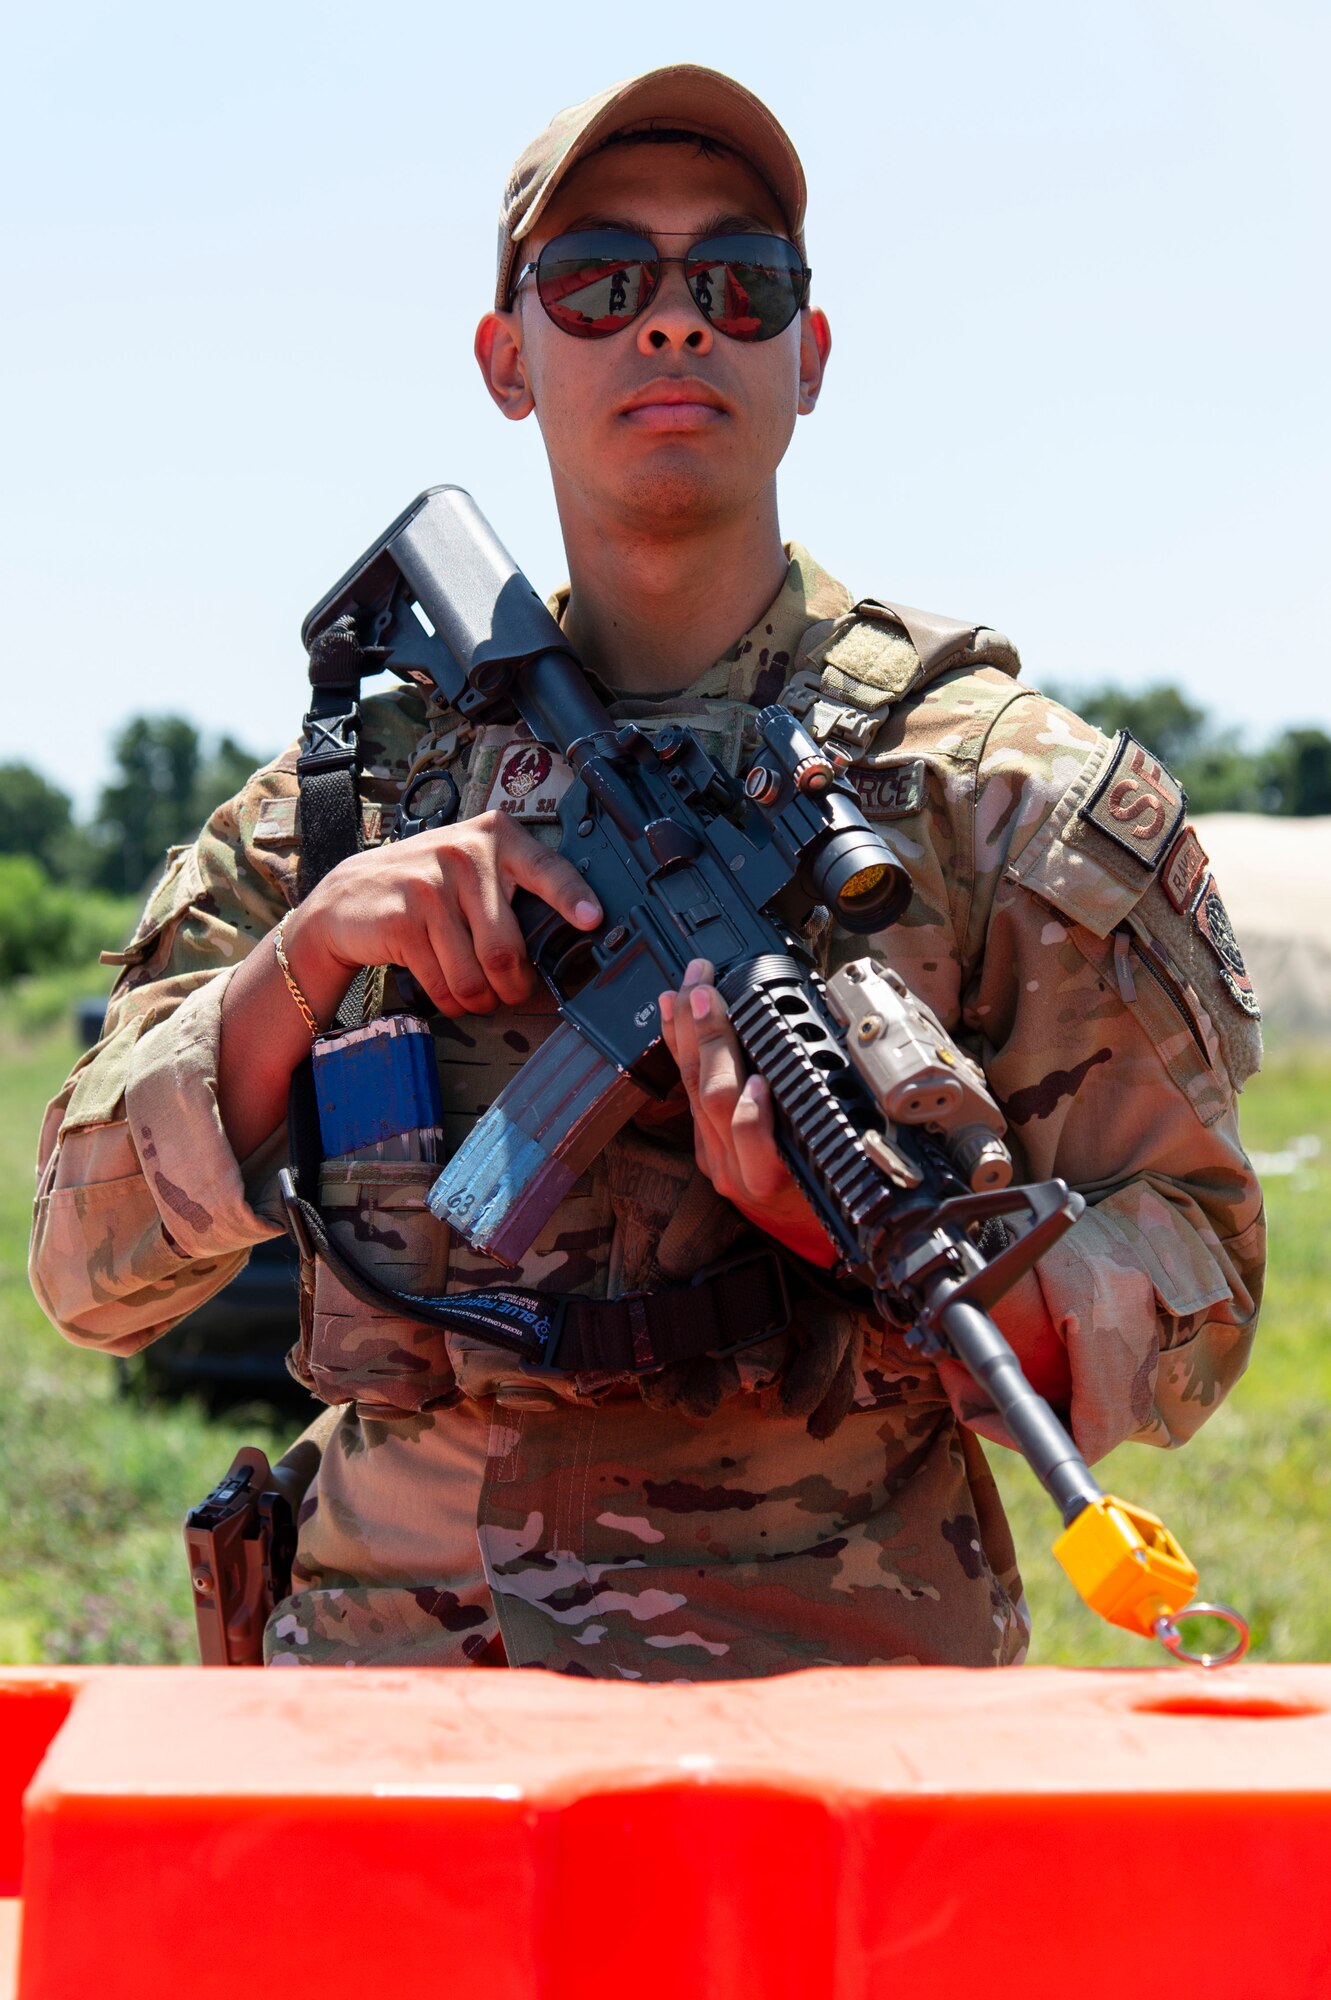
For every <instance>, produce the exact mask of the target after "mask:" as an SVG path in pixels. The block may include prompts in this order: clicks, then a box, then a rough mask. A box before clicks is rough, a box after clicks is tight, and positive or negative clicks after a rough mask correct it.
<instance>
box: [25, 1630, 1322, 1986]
mask: <svg viewBox="0 0 1331 2000" xmlns="http://www.w3.org/2000/svg"><path fill="white" fill-rule="evenodd" d="M1329 1710H1331V1668H1324V1667H1286V1668H1260V1667H1259V1668H1247V1669H1244V1668H1240V1669H1237V1670H1234V1671H1233V1672H1231V1673H1230V1674H1228V1675H1226V1676H1224V1677H1223V1678H1210V1679H1208V1678H1206V1677H1204V1676H1202V1675H1201V1674H1191V1673H1184V1672H1178V1671H1174V1670H1171V1669H1168V1668H1166V1669H1163V1670H1147V1671H1141V1672H1137V1671H1133V1672H1102V1673H1092V1672H1075V1673H1074V1672H1060V1671H1058V1670H1055V1669H1049V1668H1045V1669H1030V1670H1027V1671H1025V1672H1009V1673H990V1674H984V1673H965V1672H960V1671H933V1670H929V1671H926V1670H914V1669H910V1668H897V1669H892V1668H886V1669H870V1670H863V1671H859V1672H814V1673H804V1674H792V1675H788V1676H784V1677H782V1678H780V1679H776V1680H767V1681H751V1682H732V1683H725V1684H720V1685H710V1686H699V1687H651V1688H649V1687H635V1686H622V1685H616V1686H607V1685H605V1684H604V1683H590V1682H585V1681H577V1680H566V1679H562V1678H559V1677H556V1676H553V1675H545V1674H539V1673H509V1674H503V1673H496V1674H479V1673H475V1672H466V1671H463V1672H456V1673H447V1672H437V1673H406V1672H403V1673H386V1672H365V1673H347V1672H342V1671H335V1670H332V1669H327V1670H324V1671H317V1670H316V1671H294V1672H269V1673H267V1674H263V1673H223V1672H216V1671H214V1672H207V1671H204V1670H202V1669H192V1670H186V1669H159V1668H148V1667H137V1668H136V1667H124V1668H104V1669H90V1670H86V1671H76V1672H73V1673H70V1674H50V1673H41V1672H38V1671H36V1670H32V1671H26V1672H25V1671H21V1670H16V1671H11V1672H9V1673H7V1674H6V1673H3V1672H0V1743H2V1744H3V1752H2V1754H0V1775H2V1776H3V1778H4V1780H5V1782H6V1784H7V1786H8V1788H9V1789H8V1791H7V1793H6V1794H5V1796H4V1798H3V1799H0V1814H3V1815H4V1816H5V1817H6V1819H7V1826H6V1827H5V1829H4V1832H6V1833H7V1835H8V1839H9V1845H8V1846H7V1847H5V1848H4V1849H3V1852H4V1853H5V1854H6V1855H8V1857H9V1858H10V1860H11V1862H12V1861H14V1860H15V1859H16V1858H17V1853H18V1847H17V1839H18V1829H19V1811H20V1800H22V1829H23V1841H24V1855H23V1873H22V1894H23V1918H22V1943H21V1950H20V1955H19V1971H18V1979H17V1987H16V1989H15V1990H16V1992H17V1995H18V1996H19V2000H84V1996H89V2000H91V1996H97V2000H131V1996H132V2000H159V1996H161V2000H166V1996H172V2000H174V1996H187V2000H235V1995H236V1994H237V1993H238V1992H241V1991H246V1990H249V1989H251V1988H252V1987H253V1986H254V1985H255V1983H256V1981H257V1982H261V1983H262V1984H263V1985H264V1986H265V1987H266V1988H270V1989H271V1990H272V1991H273V1992H274V1993H277V1994H280V1995H281V1996H282V2000H351V1996H353V1995H354V1996H356V2000H364V1996H365V1995H366V1994H369V1993H376V1992H380V1991H382V1992H386V1993H389V1994H393V1995H397V1996H402V2000H408V1996H415V1995H421V1994H436V1993H438V1994H448V1995H451V1994H465V1995H483V1996H484V2000H574V1997H575V1996H577V2000H602V1996H615V2000H667V1996H669V2000H741V1996H743V2000H887V1996H896V1995H902V1996H905V1995H910V1996H912V2000H915V1996H921V2000H923V1996H927V1997H928V2000H952V1996H961V1995H964V1996H965V2000H980V1996H983V2000H1009V1996H1011V2000H1018V1996H1020V2000H1042V1996H1045V1995H1050V1996H1053V1995H1055V1994H1057V1995H1058V1996H1059V2000H1124V1996H1125V1995H1129V1994H1131V1993H1134V1992H1140V1993H1148V1994H1156V1993H1173V1992H1182V1993H1190V1992H1195V1993H1200V1994H1205V1995H1206V1996H1207V2000H1231V1996H1232V2000H1239V1996H1242V2000H1253V1996H1254V1995H1258V1996H1260V2000H1286V1996H1288V1997H1289V2000H1303V1996H1326V1995H1328V1994H1331V1713H1328V1711H1329ZM48 1742H49V1747H47V1748H46V1750H45V1756H44V1757H43V1756H42V1749H43V1747H44V1745H46V1744H47V1743H48ZM39 1759H40V1762H39V1761H38V1760H39ZM34 1767H35V1775H31V1774H32V1773H33V1770H34ZM30 1775H31V1782H28V1779H29V1777H30ZM25 1784H26V1786H27V1789H26V1795H25V1796H24V1795H23V1787H24V1785H25ZM2 1984H3V1983H2V1982H0V1990H2Z"/></svg>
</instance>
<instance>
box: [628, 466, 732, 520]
mask: <svg viewBox="0 0 1331 2000" xmlns="http://www.w3.org/2000/svg"><path fill="white" fill-rule="evenodd" d="M672 456H673V455H672ZM681 457H682V454H681V455H680V457H675V458H674V462H673V463H670V462H668V461H667V460H666V455H665V454H661V455H660V456H659V457H658V458H657V459H656V461H655V462H653V463H652V464H648V465H639V466H636V467H634V468H633V470H632V471H630V472H628V473H627V474H626V475H625V477H624V478H623V480H622V481H621V482H620V483H619V484H618V487H617V490H616V494H615V500H616V503H617V505H618V506H619V507H621V508H622V509H623V510H624V511H625V512H626V513H628V514H630V515H632V516H634V517H636V518H637V519H639V520H642V521H653V522H659V521H666V520H676V521H678V520H680V519H687V520H688V521H690V522H693V523H696V522H698V521H705V520H708V519H711V518H712V517H714V516H721V515H724V514H729V513H732V512H733V511H734V509H735V508H736V507H737V506H742V505H743V504H744V501H745V500H746V499H747V497H748V495H747V493H746V492H745V491H744V490H742V489H741V488H740V487H739V486H737V484H736V482H735V480H734V478H733V475H732V476H731V477H727V476H726V473H725V471H723V469H722V468H721V467H720V466H708V465H701V464H699V463H698V461H697V459H696V458H694V459H693V460H692V462H691V463H688V462H685V463H681V462H680V458H681Z"/></svg>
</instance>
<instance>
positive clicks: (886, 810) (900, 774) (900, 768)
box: [850, 757, 925, 819]
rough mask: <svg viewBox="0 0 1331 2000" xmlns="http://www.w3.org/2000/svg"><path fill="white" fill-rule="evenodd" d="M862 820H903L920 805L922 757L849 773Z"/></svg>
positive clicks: (922, 797)
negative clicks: (862, 816)
mask: <svg viewBox="0 0 1331 2000" xmlns="http://www.w3.org/2000/svg"><path fill="white" fill-rule="evenodd" d="M850 776H851V778H852V779H853V781H854V785H855V790H856V792H857V794H858V796H859V801H860V811H861V812H862V813H863V814H864V817H865V818H866V819H906V818H908V817H909V815H910V814H911V813H917V812H918V811H919V810H920V807H921V806H922V805H923V804H924V798H925V778H924V759H923V757H911V758H909V759H908V760H907V761H906V762H904V763H900V764H887V765H880V766H879V767H878V768H877V769H876V770H872V771H869V770H853V771H851V773H850Z"/></svg>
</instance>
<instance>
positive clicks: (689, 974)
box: [672, 958, 712, 1113]
mask: <svg viewBox="0 0 1331 2000" xmlns="http://www.w3.org/2000/svg"><path fill="white" fill-rule="evenodd" d="M711 977H712V965H711V961H710V959H706V958H691V959H690V960H689V962H688V964H687V965H686V966H685V968H684V978H683V981H682V983H681V985H680V989H679V992H678V993H677V994H676V995H675V997H674V1001H673V1003H672V1015H673V1026H674V1032H675V1041H674V1047H673V1049H672V1053H673V1055H674V1058H675V1063H676V1065H677V1067H678V1069H679V1073H680V1075H681V1076H682V1077H683V1079H684V1088H685V1089H686V1090H687V1091H688V1093H689V1103H690V1105H692V1107H693V1109H694V1111H695V1113H696V1111H697V1102H696V1099H697V1089H698V1033H697V1023H696V1021H695V1019H694V1016H693V1013H692V1011H691V995H692V994H693V992H694V990H695V988H697V987H698V986H700V985H707V984H710V982H711Z"/></svg>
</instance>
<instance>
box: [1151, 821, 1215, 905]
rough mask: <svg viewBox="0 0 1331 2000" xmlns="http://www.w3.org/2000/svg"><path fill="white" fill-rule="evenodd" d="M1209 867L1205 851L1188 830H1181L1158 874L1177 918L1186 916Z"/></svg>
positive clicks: (1200, 890) (1204, 880)
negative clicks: (1177, 914)
mask: <svg viewBox="0 0 1331 2000" xmlns="http://www.w3.org/2000/svg"><path fill="white" fill-rule="evenodd" d="M1210 865H1211V864H1210V862H1209V860H1208V859H1207V854H1206V849H1205V848H1204V847H1203V846H1202V843H1201V842H1200V840H1198V838H1197V836H1196V834H1195V833H1194V832H1193V830H1192V828H1191V827H1190V826H1185V827H1184V829H1183V831H1182V833H1181V834H1180V835H1179V837H1178V839H1177V840H1176V841H1175V842H1174V845H1173V846H1172V847H1171V848H1170V850H1169V852H1168V854H1167V855H1166V856H1165V865H1164V867H1163V868H1162V869H1161V870H1160V887H1161V888H1162V889H1163V890H1164V892H1165V894H1166V895H1167V896H1168V898H1169V900H1170V902H1171V903H1172V904H1173V905H1174V908H1175V909H1176V910H1177V911H1178V913H1179V915H1180V916H1181V917H1182V916H1186V914H1187V912H1188V911H1189V910H1190V909H1191V908H1192V906H1193V904H1194V903H1195V902H1196V901H1197V898H1198V896H1199V895H1200V894H1201V892H1202V889H1203V887H1204V885H1205V882H1206V878H1207V875H1208V873H1209V870H1210Z"/></svg>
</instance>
